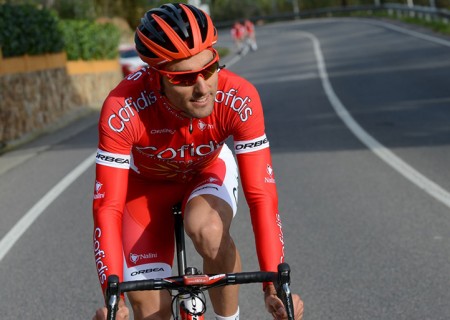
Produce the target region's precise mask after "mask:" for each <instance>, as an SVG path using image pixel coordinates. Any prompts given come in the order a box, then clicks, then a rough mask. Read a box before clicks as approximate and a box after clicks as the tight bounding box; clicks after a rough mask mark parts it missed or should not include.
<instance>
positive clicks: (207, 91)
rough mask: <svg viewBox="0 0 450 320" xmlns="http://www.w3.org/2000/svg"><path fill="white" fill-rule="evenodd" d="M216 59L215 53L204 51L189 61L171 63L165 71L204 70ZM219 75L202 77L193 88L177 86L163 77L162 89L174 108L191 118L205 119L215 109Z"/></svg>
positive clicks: (188, 59) (198, 78)
mask: <svg viewBox="0 0 450 320" xmlns="http://www.w3.org/2000/svg"><path fill="white" fill-rule="evenodd" d="M213 58H214V53H213V52H212V51H210V50H204V51H202V52H200V53H199V54H197V55H195V56H192V57H190V58H187V59H183V60H178V61H174V62H171V63H169V64H168V65H167V66H166V67H165V68H164V70H165V71H170V72H184V71H186V72H189V71H196V70H199V69H202V68H203V67H204V66H206V65H207V64H208V63H209V62H211V61H212V60H213ZM217 81H218V74H217V72H215V73H214V74H213V75H212V76H211V77H209V78H208V79H207V80H205V79H204V78H203V77H202V76H201V75H200V76H198V77H197V80H196V81H195V83H194V84H193V85H191V86H182V85H176V84H172V83H170V82H169V80H168V79H167V78H166V76H164V75H163V76H162V88H163V91H164V93H165V95H166V97H167V99H169V102H170V103H171V105H172V107H174V108H175V109H178V110H180V111H182V112H183V113H184V114H185V115H186V116H187V117H190V118H204V117H207V116H209V115H210V114H211V112H212V110H213V108H214V98H215V95H216V91H217Z"/></svg>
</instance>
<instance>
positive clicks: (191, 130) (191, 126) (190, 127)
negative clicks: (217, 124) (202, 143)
mask: <svg viewBox="0 0 450 320" xmlns="http://www.w3.org/2000/svg"><path fill="white" fill-rule="evenodd" d="M192 122H193V120H192V118H190V120H189V133H190V134H192V132H193V131H194V126H193V125H192Z"/></svg>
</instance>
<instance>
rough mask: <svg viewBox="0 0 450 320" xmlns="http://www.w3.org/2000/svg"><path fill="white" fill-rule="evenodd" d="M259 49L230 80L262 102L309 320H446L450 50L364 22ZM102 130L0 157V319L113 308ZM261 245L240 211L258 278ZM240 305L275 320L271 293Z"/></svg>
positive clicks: (267, 37) (332, 22) (422, 34)
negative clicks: (100, 277)
mask: <svg viewBox="0 0 450 320" xmlns="http://www.w3.org/2000/svg"><path fill="white" fill-rule="evenodd" d="M257 38H258V45H259V50H258V51H256V52H250V53H248V54H247V55H246V56H244V57H242V58H241V59H235V60H233V61H232V62H231V63H228V64H229V66H228V67H229V69H231V70H233V71H236V72H239V73H240V74H241V75H243V76H244V77H246V78H248V79H249V80H251V81H252V82H254V83H255V85H256V87H257V88H258V90H259V91H260V94H261V99H262V101H263V105H264V108H265V119H266V128H267V134H268V137H269V139H270V143H271V150H272V157H273V162H274V169H275V174H276V179H277V184H278V192H279V198H280V201H279V202H280V205H279V207H280V213H281V214H282V220H283V225H284V233H285V242H286V257H287V262H289V263H290V265H291V267H292V268H293V279H292V287H293V291H295V292H297V293H300V294H301V295H302V297H303V299H304V301H305V319H307V320H316V319H317V320H323V319H333V320H339V319H342V320H343V319H346V320H349V319H363V320H366V319H384V320H386V319H392V320H399V319H408V320H411V319H420V320H424V319H430V320H440V319H442V320H444V319H448V315H449V314H450V303H449V301H450V290H449V289H448V288H450V276H449V275H450V272H449V266H450V236H449V234H450V233H449V230H450V210H449V207H450V200H449V199H450V195H449V193H448V192H449V190H450V172H449V170H448V163H449V161H450V159H449V158H450V147H449V146H450V134H449V131H450V126H449V123H450V109H449V108H448V106H449V104H450V91H449V90H448V84H449V83H450V40H449V39H448V38H445V37H442V36H439V35H435V34H431V33H429V32H427V31H423V30H412V29H410V28H408V27H405V26H400V27H399V26H398V25H393V24H388V23H386V22H382V21H373V20H364V19H321V20H305V21H296V22H288V23H286V22H285V23H276V24H271V25H267V26H262V27H258V29H257ZM223 39H224V41H228V40H229V39H228V40H227V35H226V34H225V35H224V37H223ZM219 41H220V40H219ZM97 117H98V115H97V114H95V113H94V114H92V115H91V116H89V117H86V118H84V119H82V120H80V121H78V122H75V123H73V124H72V125H71V126H69V127H66V128H65V129H63V130H61V131H57V132H54V133H52V134H51V135H49V136H44V137H42V138H40V139H38V140H35V141H33V142H32V143H30V144H27V145H25V146H23V147H21V148H19V149H18V150H16V151H14V152H10V153H7V154H5V155H3V156H2V157H0V168H3V170H2V171H1V176H0V203H1V207H0V213H1V216H0V217H1V223H0V239H2V240H0V241H2V242H1V246H0V250H1V251H0V253H1V252H3V254H0V283H1V284H2V286H1V289H0V290H1V293H2V294H1V297H2V298H1V299H0V312H1V318H2V319H21V318H28V319H90V318H91V316H92V313H93V310H94V309H95V308H96V307H97V306H99V305H100V304H101V301H102V297H101V293H100V290H99V286H98V283H97V279H96V272H95V266H94V263H93V257H92V252H91V246H92V243H91V233H92V218H91V199H92V193H93V184H94V166H93V160H88V162H87V163H84V161H85V159H86V158H88V157H90V156H91V155H92V154H93V152H95V149H96V142H97V136H96V128H95V121H96V119H97ZM91 159H92V158H91ZM80 165H81V167H80V168H81V169H80V170H79V172H78V173H79V174H76V175H75V176H74V177H73V182H72V181H69V180H67V178H65V177H66V176H67V175H68V173H69V172H71V171H72V170H74V169H75V168H77V166H80ZM61 181H62V182H61ZM68 181H69V182H68ZM55 186H56V187H55ZM50 190H52V193H51V194H48V192H49V191H50ZM43 198H44V202H41V203H40V206H39V207H36V206H35V204H36V203H38V202H39V201H40V200H41V199H43ZM241 199H243V197H242V196H241ZM33 206H34V207H33ZM26 214H28V215H26ZM24 216H26V217H27V219H25V220H26V221H28V223H26V221H25V223H23V224H22V223H21V224H20V225H21V226H22V227H21V228H18V229H12V228H13V227H14V226H17V224H18V222H19V221H20V219H21V218H22V217H24ZM10 230H14V232H13V234H12V235H11V233H8V232H9V231H10ZM249 230H251V226H250V222H249V215H248V209H247V208H246V204H245V201H241V203H240V206H239V213H238V216H237V217H236V218H235V223H234V225H233V236H234V238H235V240H236V242H237V245H238V247H239V249H240V251H241V255H242V257H243V263H244V268H245V269H246V270H254V269H257V267H258V265H257V261H256V259H255V251H254V244H253V240H252V233H251V231H249ZM7 235H8V236H7ZM5 237H7V238H8V239H9V240H10V242H9V247H10V248H8V250H6V249H5V248H6V247H7V244H8V243H6V241H5ZM11 239H12V240H11ZM190 258H191V257H190ZM191 259H192V260H191V261H192V263H193V264H198V263H199V261H198V258H196V257H193V258H191ZM241 297H242V299H241V318H242V319H269V317H268V315H266V314H265V311H264V310H263V309H264V308H263V300H262V297H261V291H260V286H259V285H250V286H247V287H243V288H242V290H241Z"/></svg>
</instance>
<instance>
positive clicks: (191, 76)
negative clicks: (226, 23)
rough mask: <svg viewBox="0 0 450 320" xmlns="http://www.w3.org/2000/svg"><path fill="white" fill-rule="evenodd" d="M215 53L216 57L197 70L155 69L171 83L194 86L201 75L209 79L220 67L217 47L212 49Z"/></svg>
mask: <svg viewBox="0 0 450 320" xmlns="http://www.w3.org/2000/svg"><path fill="white" fill-rule="evenodd" d="M211 51H212V52H213V53H214V58H213V59H212V60H211V61H210V62H209V63H208V64H207V65H206V66H204V67H203V68H201V69H199V70H195V71H180V72H172V71H166V70H159V69H155V70H156V71H157V72H159V73H160V74H161V75H163V76H164V77H166V78H167V80H168V81H169V83H171V84H173V85H177V86H192V85H194V84H195V83H196V82H197V79H198V77H199V76H202V78H203V79H205V80H208V79H209V78H211V76H212V75H213V74H214V73H216V71H217V70H219V69H220V67H219V54H218V53H217V51H216V50H215V49H211Z"/></svg>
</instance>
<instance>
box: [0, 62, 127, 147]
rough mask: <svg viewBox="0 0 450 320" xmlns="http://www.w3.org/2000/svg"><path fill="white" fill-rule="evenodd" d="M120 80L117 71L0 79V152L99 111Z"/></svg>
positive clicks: (60, 70)
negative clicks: (81, 116) (94, 109)
mask: <svg viewBox="0 0 450 320" xmlns="http://www.w3.org/2000/svg"><path fill="white" fill-rule="evenodd" d="M121 79H122V75H121V73H120V68H117V71H110V72H102V73H85V74H74V75H69V74H68V72H67V69H66V68H54V69H47V70H41V71H35V72H28V73H15V74H3V75H0V151H1V150H4V149H5V148H8V147H10V146H12V145H14V144H18V143H20V142H21V141H26V140H28V139H30V138H32V137H34V136H37V135H39V134H41V133H43V132H45V131H47V130H49V128H51V127H53V126H56V125H58V123H59V122H61V121H67V119H68V118H70V117H72V118H75V117H77V116H80V115H82V114H83V113H87V112H89V111H91V110H92V108H98V109H99V108H100V107H101V105H102V102H103V100H104V98H105V97H106V96H107V94H108V93H109V91H110V90H111V89H113V88H114V87H115V86H116V85H117V84H118V83H119V82H120V80H121Z"/></svg>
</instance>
